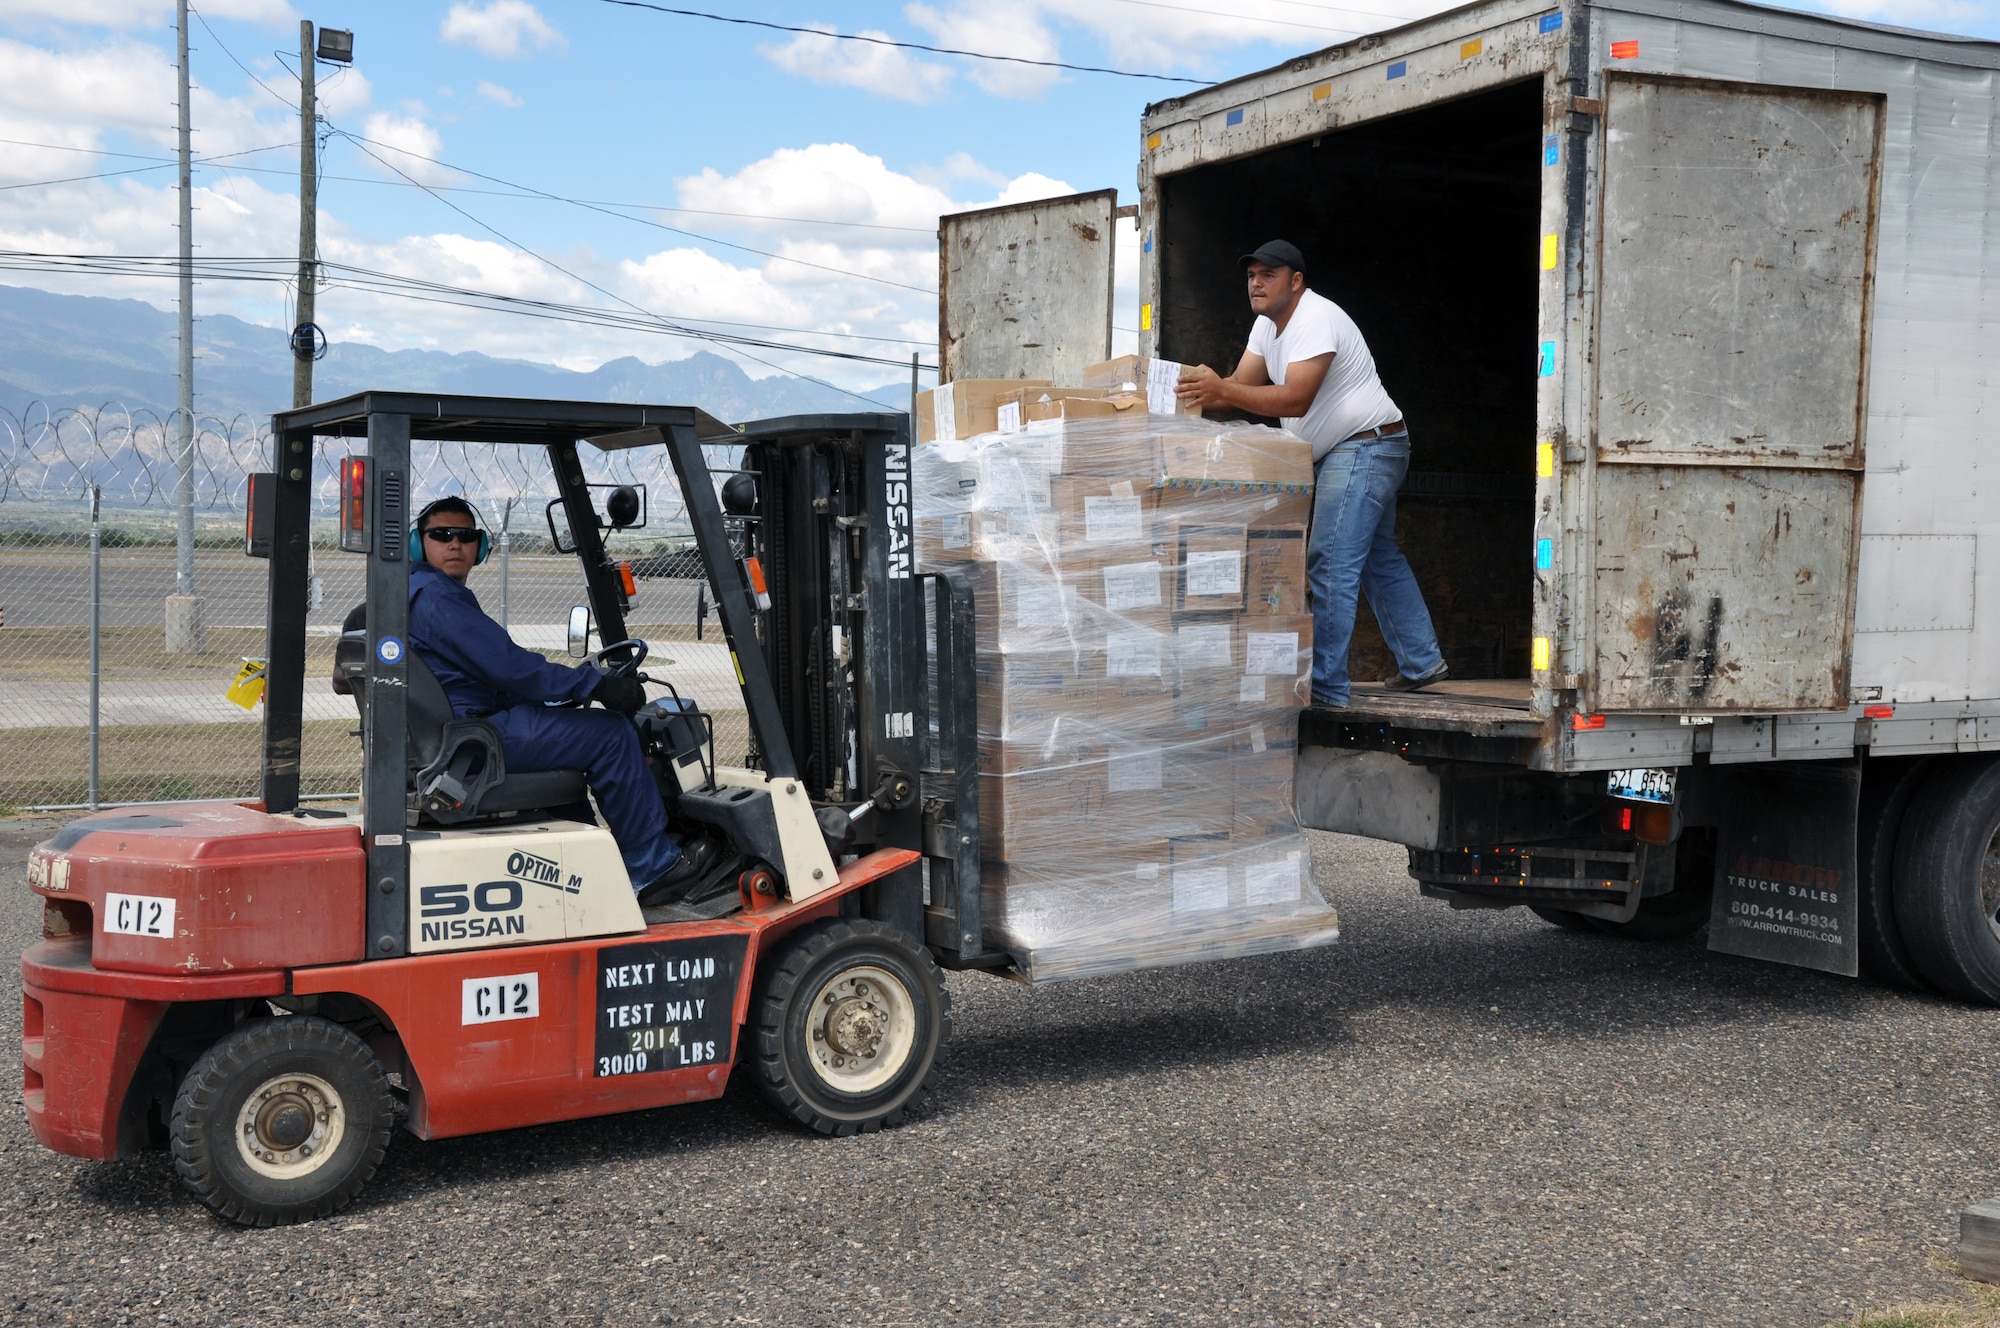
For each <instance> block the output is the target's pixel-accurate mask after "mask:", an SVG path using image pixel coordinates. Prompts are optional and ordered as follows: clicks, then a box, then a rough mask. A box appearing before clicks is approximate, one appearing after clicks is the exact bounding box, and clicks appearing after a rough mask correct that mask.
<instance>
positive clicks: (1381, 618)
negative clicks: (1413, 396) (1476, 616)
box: [1306, 431, 1444, 705]
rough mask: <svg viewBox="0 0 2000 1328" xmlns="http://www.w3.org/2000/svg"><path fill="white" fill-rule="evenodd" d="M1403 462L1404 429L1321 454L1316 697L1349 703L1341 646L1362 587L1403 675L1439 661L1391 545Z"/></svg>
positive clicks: (1309, 559) (1312, 581)
mask: <svg viewBox="0 0 2000 1328" xmlns="http://www.w3.org/2000/svg"><path fill="white" fill-rule="evenodd" d="M1409 468H1410V435H1409V433H1408V432H1407V431H1406V432H1403V433H1392V434H1389V435H1387V436H1385V437H1382V438H1365V439H1361V440H1359V441H1350V442H1345V443H1341V444H1339V445H1338V446H1336V447H1335V448H1334V449H1333V450H1332V451H1331V452H1328V453H1327V454H1326V455H1325V456H1324V457H1322V458H1321V459H1320V462H1319V466H1318V475H1317V479H1318V489H1317V490H1316V492H1315V494H1314V496H1313V529H1312V544H1311V545H1310V546H1309V547H1308V548H1307V549H1306V582H1307V584H1309V585H1310V586H1311V587H1312V607H1313V680H1312V697H1313V700H1314V701H1315V702H1316V703H1319V704H1322V705H1346V704H1347V701H1348V678H1347V651H1348V647H1349V646H1350V645H1351V644H1352V643H1353V640H1354V610H1355V605H1356V598H1355V597H1356V594H1357V592H1360V591H1365V592H1367V595H1368V607H1369V608H1371V609H1373V610H1374V611H1375V621H1376V622H1377V623H1379V624H1380V625H1381V627H1382V639H1383V640H1385V641H1387V642H1388V643H1389V649H1390V651H1391V652H1393V653H1394V654H1395V656H1396V667H1397V669H1398V670H1400V671H1401V672H1402V674H1403V676H1404V677H1406V678H1421V677H1423V676H1424V675H1425V674H1426V673H1429V672H1430V671H1431V670H1432V669H1434V668H1436V667H1437V666H1438V665H1439V664H1441V663H1443V662H1444V656H1443V655H1442V654H1440V653H1439V652H1438V642H1437V632H1436V631H1435V630H1434V629H1433V628H1432V627H1431V615H1430V610H1429V609H1427V608H1425V607H1424V596H1423V592H1422V591H1420V590H1418V589H1417V578H1416V576H1415V574H1413V573H1412V572H1411V571H1410V563H1409V560H1408V559H1407V558H1405V557H1403V551H1402V550H1401V549H1399V548H1397V547H1396V490H1398V489H1400V488H1401V487H1402V486H1403V475H1404V472H1406V471H1408V470H1409Z"/></svg>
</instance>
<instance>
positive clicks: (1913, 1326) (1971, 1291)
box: [1826, 1268, 2000, 1328]
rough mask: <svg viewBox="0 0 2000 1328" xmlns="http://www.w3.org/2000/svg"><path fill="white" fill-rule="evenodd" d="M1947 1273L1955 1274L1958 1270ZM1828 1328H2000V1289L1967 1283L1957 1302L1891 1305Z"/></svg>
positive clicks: (1963, 1285) (1966, 1281) (1968, 1281)
mask: <svg viewBox="0 0 2000 1328" xmlns="http://www.w3.org/2000/svg"><path fill="white" fill-rule="evenodd" d="M1946 1271H1951V1272H1956V1269H1955V1268H1951V1269H1946ZM1826 1328H2000V1287H1993V1286H1988V1285H1986V1284H1985V1283H1983V1282H1974V1281H1971V1280H1969V1279H1967V1280H1964V1281H1963V1283H1962V1295H1961V1297H1960V1299H1959V1300H1957V1301H1956V1302H1949V1303H1948V1302H1945V1301H1926V1302H1923V1303H1921V1304H1908V1305H1891V1306H1889V1307H1888V1308H1886V1309H1880V1310H1869V1311H1867V1312H1865V1313H1862V1314H1857V1315H1855V1316H1854V1317H1853V1318H1852V1319H1843V1320H1841V1321H1840V1322H1839V1323H1836V1324H1828V1325H1826Z"/></svg>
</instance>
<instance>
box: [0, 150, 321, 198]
mask: <svg viewBox="0 0 2000 1328" xmlns="http://www.w3.org/2000/svg"><path fill="white" fill-rule="evenodd" d="M0 141H8V140H0ZM34 146H39V145H34ZM290 146H292V145H291V144H290V143H272V144H270V145H268V146H266V147H261V148H244V149H243V150H242V151H241V152H222V153H217V154H216V155H215V156H213V157H196V158H195V159H194V160H193V161H192V162H190V163H189V164H190V165H194V166H206V165H208V164H209V163H210V162H216V161H228V160H229V159H230V158H231V157H247V156H249V155H250V154H252V153H253V152H270V151H272V150H273V149H275V148H288V147H290ZM91 150H92V149H90V148H75V149H72V151H76V152H89V151H91ZM106 155H108V156H118V157H130V156H135V155H137V154H135V153H130V152H118V153H107V154H106ZM142 160H145V159H144V158H142ZM179 164H180V163H179V161H178V160H176V159H174V158H171V157H168V158H164V159H157V160H154V162H153V164H152V165H150V166H128V167H126V168H125V169H124V170H122V171H95V172H92V173H91V174H89V175H65V176H63V177H61V178H60V179H55V180H24V181H22V182H21V183H19V184H0V190H6V189H40V188H43V187H45V186H47V185H52V184H74V183H76V182H77V181H79V180H109V179H113V178H115V177H117V176H120V175H139V174H142V173H143V172H146V171H163V170H165V169H166V168H167V167H169V166H178V165H179ZM279 173H282V172H279Z"/></svg>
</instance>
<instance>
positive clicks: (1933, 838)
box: [1892, 758, 2000, 1005]
mask: <svg viewBox="0 0 2000 1328" xmlns="http://www.w3.org/2000/svg"><path fill="white" fill-rule="evenodd" d="M1895 871H1896V875H1895V881H1894V883H1893V886H1892V889H1893V890H1894V892H1895V897H1896V922H1897V924H1898V926H1899V927H1900V928H1901V930H1902V933H1903V944H1904V945H1905V946H1907V947H1908V949H1909V955H1910V960H1911V962H1912V963H1914V964H1915V965H1916V967H1917V971H1918V972H1920V973H1922V974H1923V975H1924V977H1926V978H1928V979H1929V980H1930V982H1931V984H1932V985H1933V986H1935V987H1936V988H1938V990H1940V991H1945V992H1949V993H1951V994H1952V995H1954V996H1959V997H1962V998H1964V999H1966V1000H1971V1001H1980V1002H1982V1003H1984V1004H1987V1005H2000V760H1994V759H1991V758H1982V759H1977V760H1970V761H1966V760H1962V759H1961V760H1956V761H1950V762H1941V763H1940V764H1939V766H1938V768H1937V769H1936V770H1934V771H1932V773H1931V775H1930V777H1929V778H1927V779H1926V780H1925V781H1924V782H1923V784H1922V785H1921V786H1919V787H1918V789H1917V791H1916V794H1915V795H1914V796H1913V797H1912V798H1911V800H1910V807H1909V810H1908V812H1907V813H1905V815H1904V817H1903V828H1902V830H1901V832H1900V833H1899V834H1898V835H1897V838H1896V868H1895Z"/></svg>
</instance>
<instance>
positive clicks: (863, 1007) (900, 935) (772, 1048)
mask: <svg viewBox="0 0 2000 1328" xmlns="http://www.w3.org/2000/svg"><path fill="white" fill-rule="evenodd" d="M750 1017H751V1023H752V1029H751V1038H752V1042H751V1057H750V1069H751V1072H752V1073H753V1074H754V1075H755V1076H756V1078H757V1083H758V1086H759V1087H760V1088H762V1089H763V1090H764V1094H765V1096H766V1097H768V1098H770V1099H771V1101H772V1102H774V1103H775V1104H777V1106H778V1108H779V1109H780V1110H781V1111H783V1112H785V1114H786V1115H788V1116H790V1117H791V1118H792V1119H793V1120H796V1121H798V1122H799V1123H801V1124H803V1125H808V1126H811V1127H812V1128H813V1129H815V1130H817V1131H819V1132H820V1133H821V1134H832V1135H850V1134H866V1133H869V1132H871V1131H874V1130H879V1129H881V1128H882V1127H883V1126H884V1125H899V1124H901V1123H902V1120H903V1114H904V1113H905V1112H906V1111H908V1110H909V1109H910V1107H911V1106H912V1105H914V1104H915V1103H916V1102H918V1101H920V1100H921V1099H922V1098H923V1096H924V1095H925V1094H926V1093H928V1092H929V1091H930V1087H931V1078H932V1075H933V1073H934V1072H935V1070H936V1068H937V1058H938V1049H939V1047H940V1046H941V1045H942V1044H943V1042H944V1039H945V1038H946V1037H947V1036H949V1035H950V1032H951V997H950V994H949V993H948V992H946V991H945V987H944V976H943V974H941V973H940V972H939V971H938V966H937V964H936V962H935V961H933V960H932V959H931V956H930V952H929V951H928V950H926V949H924V948H923V947H922V946H921V945H918V944H917V943H916V942H915V941H914V940H912V939H910V937H909V936H908V935H906V934H905V933H904V932H902V931H901V930H899V929H897V928H895V927H892V926H890V925H889V924H888V923H885V922H873V921H868V920H864V919H842V918H836V919H830V920H828V921H826V922H822V923H819V924H817V925H815V926H812V927H809V928H806V929H805V930H803V931H801V932H800V933H799V934H798V935H797V936H796V937H794V938H793V940H792V942H791V944H790V945H789V946H788V947H787V948H786V949H785V950H784V952H783V953H782V954H781V955H779V956H778V958H777V960H776V962H774V963H773V964H771V965H770V966H769V967H768V968H767V969H766V970H765V972H764V973H763V974H761V975H760V977H759V981H758V987H757V998H756V1000H755V1002H754V1003H753V1005H752V1008H751V1015H750Z"/></svg>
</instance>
